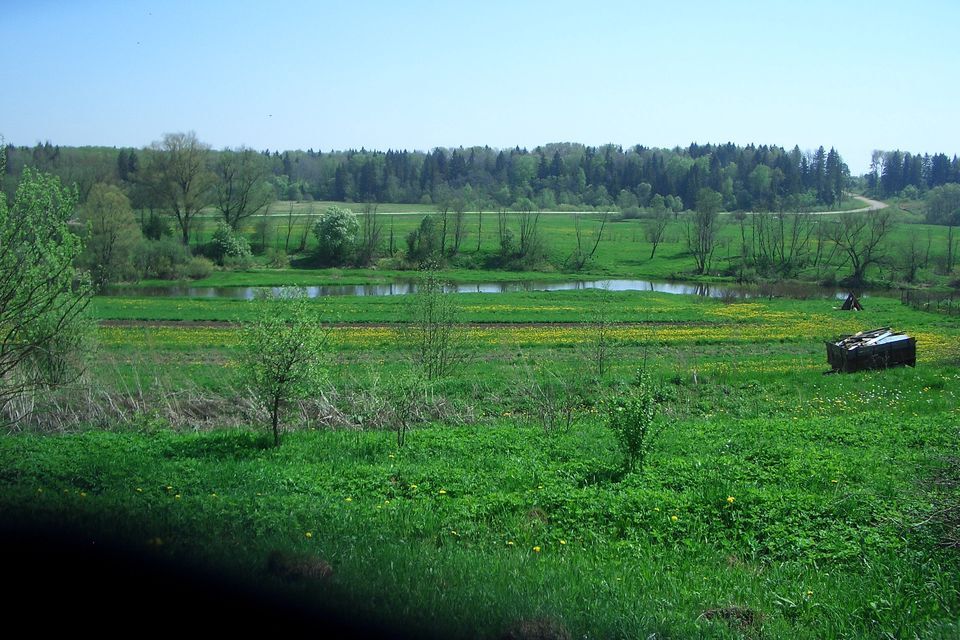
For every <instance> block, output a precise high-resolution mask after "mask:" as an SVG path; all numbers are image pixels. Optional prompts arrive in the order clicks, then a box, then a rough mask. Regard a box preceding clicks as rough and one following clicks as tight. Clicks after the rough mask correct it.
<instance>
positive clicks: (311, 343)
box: [239, 291, 328, 446]
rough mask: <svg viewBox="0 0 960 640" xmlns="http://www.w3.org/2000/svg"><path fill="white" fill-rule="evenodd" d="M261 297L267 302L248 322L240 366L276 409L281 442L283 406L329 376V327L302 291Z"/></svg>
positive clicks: (260, 397)
mask: <svg viewBox="0 0 960 640" xmlns="http://www.w3.org/2000/svg"><path fill="white" fill-rule="evenodd" d="M257 303H258V304H260V305H262V306H261V310H260V313H259V315H258V317H257V319H256V320H255V321H254V322H251V323H248V324H246V325H245V326H244V327H243V333H242V340H241V347H240V357H239V366H240V369H239V370H240V375H241V379H242V380H243V382H244V383H245V384H246V385H247V387H248V388H249V389H250V392H251V393H252V394H253V397H254V399H255V400H256V402H257V403H258V404H259V405H260V406H261V407H263V408H264V409H266V410H267V412H268V413H269V414H270V425H271V427H272V430H273V444H274V446H277V445H279V444H280V423H281V418H282V412H283V411H284V410H285V409H286V407H287V406H288V405H289V404H290V403H291V402H292V401H294V400H296V399H297V398H302V397H305V396H307V395H309V394H310V392H311V391H313V390H314V389H315V388H316V386H317V385H318V384H319V383H320V381H321V380H322V379H323V368H322V358H323V353H324V348H325V345H326V340H327V335H328V330H327V328H326V327H325V326H324V325H323V324H321V323H320V321H319V319H318V318H317V317H316V315H315V314H312V313H311V312H310V308H309V303H308V301H307V299H306V297H305V296H304V295H303V294H302V292H296V291H294V292H292V293H291V292H283V293H281V294H280V295H279V296H275V297H272V298H266V299H263V300H260V301H257Z"/></svg>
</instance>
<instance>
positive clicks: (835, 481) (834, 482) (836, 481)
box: [830, 480, 840, 484]
mask: <svg viewBox="0 0 960 640" xmlns="http://www.w3.org/2000/svg"><path fill="white" fill-rule="evenodd" d="M830 482H832V483H833V484H837V483H838V482H840V481H839V480H831V481H830Z"/></svg>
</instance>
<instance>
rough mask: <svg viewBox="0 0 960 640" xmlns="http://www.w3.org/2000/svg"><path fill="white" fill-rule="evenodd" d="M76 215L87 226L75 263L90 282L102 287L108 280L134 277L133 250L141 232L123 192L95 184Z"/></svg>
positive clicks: (114, 280) (135, 273) (138, 243)
mask: <svg viewBox="0 0 960 640" xmlns="http://www.w3.org/2000/svg"><path fill="white" fill-rule="evenodd" d="M79 219H80V222H82V223H84V224H85V225H86V227H87V228H86V230H85V243H84V248H83V253H82V254H81V255H80V258H79V259H78V263H79V264H80V265H81V266H82V267H83V268H85V269H87V270H88V271H90V273H91V275H92V277H93V283H94V284H95V285H96V286H97V287H103V286H104V285H106V284H107V283H109V282H116V281H123V280H134V279H136V276H137V272H136V267H135V265H134V254H135V252H136V250H137V248H138V247H139V246H140V243H141V242H142V234H141V232H140V226H139V225H138V224H137V222H136V220H135V219H134V217H133V212H132V211H131V209H130V200H128V199H127V197H126V196H125V195H124V194H123V192H122V191H120V189H119V188H117V187H115V186H113V185H105V184H102V183H97V184H95V185H94V186H93V188H92V189H91V190H90V195H89V196H88V197H87V202H86V204H84V206H83V207H81V209H80V215H79Z"/></svg>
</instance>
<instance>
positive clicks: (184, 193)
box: [150, 131, 213, 245]
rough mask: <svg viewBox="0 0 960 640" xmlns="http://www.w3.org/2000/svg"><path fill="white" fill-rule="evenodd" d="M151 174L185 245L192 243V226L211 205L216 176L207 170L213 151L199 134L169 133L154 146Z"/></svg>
mask: <svg viewBox="0 0 960 640" xmlns="http://www.w3.org/2000/svg"><path fill="white" fill-rule="evenodd" d="M151 149H152V154H151V156H152V157H151V162H150V174H151V180H152V181H153V182H155V185H154V187H153V188H155V189H157V190H158V191H159V193H160V194H161V198H162V202H163V204H164V206H166V207H167V208H168V209H169V210H170V211H171V212H172V213H173V215H174V217H175V218H176V220H177V224H179V225H180V231H181V234H182V235H181V239H182V241H183V244H185V245H187V244H189V242H190V224H191V223H192V222H193V218H194V217H195V216H196V215H197V214H198V213H200V210H201V209H203V208H204V207H205V206H206V205H207V204H208V203H209V201H210V185H211V184H212V182H213V175H212V174H211V173H210V171H208V170H207V156H208V155H209V153H210V147H209V145H207V144H204V143H202V142H200V141H199V140H197V134H196V133H194V132H193V131H191V132H189V133H167V134H165V135H164V136H163V140H161V141H159V142H154V143H153V145H152V146H151Z"/></svg>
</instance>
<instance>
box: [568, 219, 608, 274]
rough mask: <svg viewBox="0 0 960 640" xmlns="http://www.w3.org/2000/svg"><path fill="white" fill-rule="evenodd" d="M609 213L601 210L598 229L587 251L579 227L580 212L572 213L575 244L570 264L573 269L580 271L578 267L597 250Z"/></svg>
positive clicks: (581, 266) (580, 267)
mask: <svg viewBox="0 0 960 640" xmlns="http://www.w3.org/2000/svg"><path fill="white" fill-rule="evenodd" d="M609 215H610V213H609V212H608V211H604V212H603V217H602V218H601V219H600V229H599V230H598V231H597V234H596V235H595V236H594V238H593V246H592V247H591V248H590V250H589V251H587V250H586V249H585V248H584V246H583V232H582V230H581V228H580V214H574V216H573V229H574V233H576V236H577V246H576V248H575V249H574V250H573V254H572V255H571V256H570V266H572V267H573V269H574V270H575V271H580V269H583V266H584V265H585V264H586V263H587V262H588V261H589V260H591V259H592V258H593V255H594V254H595V253H596V252H597V247H598V246H600V238H602V237H603V228H604V227H605V226H606V225H607V218H608V217H609Z"/></svg>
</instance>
